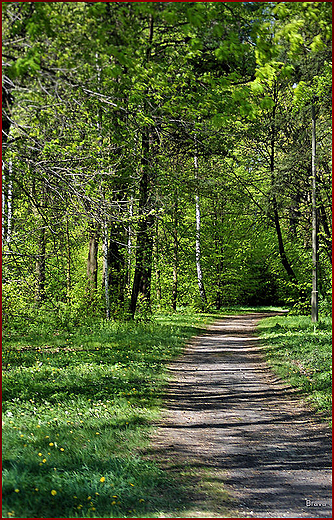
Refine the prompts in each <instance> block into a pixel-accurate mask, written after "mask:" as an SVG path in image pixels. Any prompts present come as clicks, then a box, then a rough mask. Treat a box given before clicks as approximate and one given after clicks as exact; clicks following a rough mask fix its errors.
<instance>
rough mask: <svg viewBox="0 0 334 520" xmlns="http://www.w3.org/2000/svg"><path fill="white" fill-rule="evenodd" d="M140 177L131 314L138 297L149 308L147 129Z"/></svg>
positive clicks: (150, 174)
mask: <svg viewBox="0 0 334 520" xmlns="http://www.w3.org/2000/svg"><path fill="white" fill-rule="evenodd" d="M142 148H143V157H142V175H141V180H140V186H139V219H140V220H139V224H138V232H137V244H136V268H135V274H134V280H133V286H132V295H131V307H130V309H131V314H132V316H134V314H135V312H136V306H137V300H138V296H139V294H140V293H141V295H142V300H143V302H145V305H146V306H147V307H149V306H150V291H151V272H152V253H153V226H154V218H153V215H152V214H150V212H149V209H150V207H149V206H150V201H151V189H152V183H153V172H152V169H151V167H150V165H149V152H150V141H149V129H148V128H147V129H145V131H144V132H143V136H142Z"/></svg>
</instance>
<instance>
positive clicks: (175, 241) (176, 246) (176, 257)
mask: <svg viewBox="0 0 334 520" xmlns="http://www.w3.org/2000/svg"><path fill="white" fill-rule="evenodd" d="M178 202H179V201H178V192H177V189H176V191H175V202H174V226H173V228H174V229H173V289H172V306H173V311H176V305H177V289H178V269H179V237H178V225H179V215H178V211H179V207H178V206H179V204H178Z"/></svg>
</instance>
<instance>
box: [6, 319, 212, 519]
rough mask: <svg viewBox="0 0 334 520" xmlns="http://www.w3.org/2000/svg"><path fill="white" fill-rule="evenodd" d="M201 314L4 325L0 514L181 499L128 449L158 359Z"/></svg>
mask: <svg viewBox="0 0 334 520" xmlns="http://www.w3.org/2000/svg"><path fill="white" fill-rule="evenodd" d="M208 320H210V318H209V317H208V316H207V317H205V316H204V315H198V316H192V315H190V314H189V315H184V314H183V315H182V316H181V315H173V316H160V317H157V318H156V319H155V320H154V321H152V322H149V323H139V324H134V323H125V324H115V323H102V324H101V323H100V324H95V325H91V326H90V327H82V328H81V329H73V330H66V331H64V330H59V329H55V328H54V326H52V325H50V324H49V325H44V326H43V324H42V323H39V324H38V326H37V325H36V326H30V327H28V326H27V327H26V330H25V331H24V332H22V330H13V329H12V330H11V332H7V333H5V334H4V337H3V516H4V517H16V518H34V517H35V518H76V517H78V518H124V517H139V518H140V517H147V516H151V515H154V516H159V513H158V512H159V510H160V511H163V510H168V509H170V508H173V509H177V508H179V507H182V503H183V501H184V497H183V493H182V488H176V487H175V486H174V487H173V482H170V481H168V476H166V475H165V474H163V473H162V472H161V470H159V468H158V467H157V465H156V464H154V463H153V462H151V461H148V460H144V459H143V458H141V457H140V455H139V451H138V449H140V448H141V447H142V448H143V447H145V445H146V443H147V433H148V432H149V429H150V425H151V424H152V423H153V422H154V421H155V420H156V419H157V417H158V413H159V404H160V397H161V392H162V389H163V387H164V384H165V383H166V380H167V375H166V371H165V366H166V363H167V362H168V361H170V360H171V359H172V358H174V357H175V356H177V355H178V354H179V353H180V352H181V349H182V347H183V345H184V343H185V341H186V340H187V339H188V338H189V337H190V336H192V335H194V334H196V333H198V332H199V331H200V328H201V327H202V326H203V324H204V323H205V321H208ZM166 490H167V491H168V492H166Z"/></svg>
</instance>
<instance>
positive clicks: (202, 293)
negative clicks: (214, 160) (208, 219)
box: [194, 150, 207, 309]
mask: <svg viewBox="0 0 334 520" xmlns="http://www.w3.org/2000/svg"><path fill="white" fill-rule="evenodd" d="M194 168H195V178H196V179H198V161H197V150H195V155H194ZM195 205H196V269H197V281H198V288H199V293H200V296H201V300H202V308H203V309H204V308H205V306H206V305H207V299H206V293H205V288H204V282H203V273H202V266H201V210H200V204H199V196H198V193H196V195H195Z"/></svg>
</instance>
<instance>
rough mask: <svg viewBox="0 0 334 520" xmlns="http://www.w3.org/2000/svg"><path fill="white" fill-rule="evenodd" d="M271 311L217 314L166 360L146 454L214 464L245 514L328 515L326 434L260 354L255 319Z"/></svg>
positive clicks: (197, 508) (196, 512) (198, 512)
mask: <svg viewBox="0 0 334 520" xmlns="http://www.w3.org/2000/svg"><path fill="white" fill-rule="evenodd" d="M267 316H268V314H267V313H266V314H251V315H245V316H228V317H226V318H224V319H221V320H218V321H216V322H215V323H214V324H213V325H211V326H209V327H208V329H207V331H206V332H205V333H204V334H202V335H200V336H198V337H196V338H195V339H194V340H193V341H192V342H191V344H190V345H189V346H188V348H187V350H186V352H185V354H184V355H183V356H182V357H181V358H179V359H178V360H176V361H175V362H173V363H172V365H171V366H170V370H171V372H172V380H171V382H170V384H169V386H168V390H167V398H166V409H165V410H164V413H163V417H162V420H161V423H160V424H159V425H158V426H159V427H158V429H157V431H156V434H155V435H154V437H153V438H152V451H151V453H152V452H153V454H154V458H155V459H156V460H158V461H160V464H162V466H163V467H164V468H165V469H166V470H169V471H171V470H172V467H173V464H174V467H178V468H180V467H182V465H184V466H187V467H191V466H192V465H193V467H195V466H196V467H197V468H198V467H202V468H203V467H204V468H209V469H210V471H211V477H210V478H211V480H212V478H213V477H212V475H214V474H215V473H214V472H215V471H216V472H217V478H216V481H217V482H216V487H217V484H218V485H221V486H222V487H224V488H225V490H227V491H228V493H229V495H230V496H231V498H232V499H233V501H234V506H235V507H234V513H236V514H238V516H239V517H241V518H249V517H255V518H331V500H330V497H331V470H330V464H331V455H330V452H331V431H330V429H329V427H328V426H326V425H325V424H323V423H320V422H319V421H318V420H317V419H316V418H315V417H314V413H312V411H311V410H310V409H308V408H307V406H306V405H305V404H303V402H302V401H301V400H300V398H298V395H297V392H296V390H294V389H292V388H291V387H290V386H288V385H287V384H285V383H284V382H282V381H281V380H280V379H279V378H278V377H277V376H276V375H275V374H273V372H272V371H271V370H270V368H269V366H268V365H267V363H266V362H265V361H264V357H263V353H262V348H263V347H261V344H260V341H259V338H258V337H256V335H255V326H256V324H257V323H258V322H259V320H260V319H261V318H264V317H267ZM176 461H177V462H178V463H177V464H176ZM221 472H223V474H224V478H223V479H222V478H221V477H220V475H221ZM207 499H208V500H209V497H208V498H207ZM205 500H206V495H205V494H202V496H201V497H199V498H198V500H197V502H196V499H195V498H194V504H193V509H192V516H193V517H196V518H199V517H204V516H207V515H206V514H204V513H203V511H204V510H205V508H203V507H202V506H203V501H205ZM220 515H221V512H219V511H216V512H211V514H210V516H214V517H216V518H222V517H223V516H220ZM168 516H169V515H168V513H166V514H165V515H164V517H168ZM171 516H175V515H171ZM226 516H229V515H226ZM232 516H233V515H232Z"/></svg>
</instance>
